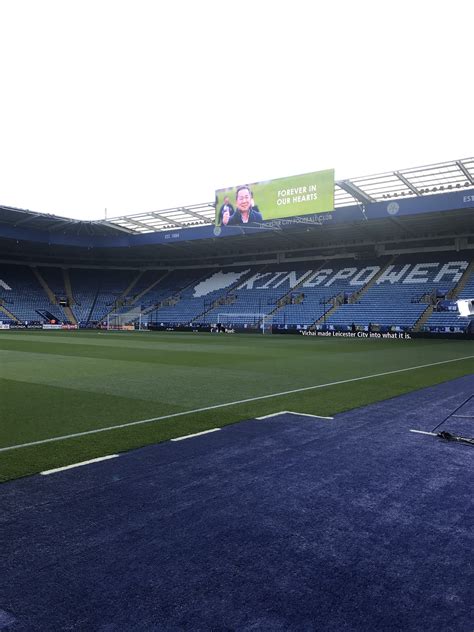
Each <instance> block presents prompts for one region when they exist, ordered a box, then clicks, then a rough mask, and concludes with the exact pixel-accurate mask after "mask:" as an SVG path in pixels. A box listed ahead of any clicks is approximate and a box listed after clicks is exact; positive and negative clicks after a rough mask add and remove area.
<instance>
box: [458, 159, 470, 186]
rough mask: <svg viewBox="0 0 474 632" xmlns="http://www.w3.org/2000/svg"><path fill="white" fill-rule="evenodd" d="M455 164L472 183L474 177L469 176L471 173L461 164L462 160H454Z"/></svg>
mask: <svg viewBox="0 0 474 632" xmlns="http://www.w3.org/2000/svg"><path fill="white" fill-rule="evenodd" d="M456 165H457V166H458V167H459V169H461V171H462V172H463V174H464V175H465V176H466V178H467V179H468V180H469V182H470V183H471V184H474V178H473V177H472V176H471V174H470V173H469V171H468V170H467V169H466V167H465V166H464V165H463V164H462V162H461V161H460V160H456Z"/></svg>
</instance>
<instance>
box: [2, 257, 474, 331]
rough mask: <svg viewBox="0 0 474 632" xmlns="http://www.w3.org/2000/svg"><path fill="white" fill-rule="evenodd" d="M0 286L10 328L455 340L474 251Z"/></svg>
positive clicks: (45, 278)
mask: <svg viewBox="0 0 474 632" xmlns="http://www.w3.org/2000/svg"><path fill="white" fill-rule="evenodd" d="M0 279H1V280H2V282H3V283H2V286H1V290H0V298H1V301H2V303H1V304H2V306H3V308H4V310H3V311H4V314H5V318H3V320H4V321H7V320H8V322H12V323H14V322H15V321H17V322H18V321H19V322H25V321H26V322H29V323H30V324H31V323H33V322H41V323H43V322H51V321H52V320H57V321H58V322H63V323H77V324H78V325H79V326H80V327H90V326H104V324H105V323H106V322H107V318H108V316H109V315H111V314H113V315H114V317H116V316H117V315H121V317H122V319H121V322H122V323H126V322H127V315H129V319H128V324H131V325H136V324H138V322H140V324H141V326H151V325H159V326H176V325H178V326H187V325H190V324H191V325H194V326H198V325H212V324H216V323H220V324H222V325H227V326H236V327H238V326H245V327H252V326H253V327H255V326H257V327H258V326H259V325H261V322H262V320H264V319H266V320H267V322H270V321H271V324H272V326H273V327H276V328H284V329H292V328H298V329H299V328H306V327H310V326H315V327H324V326H326V327H329V328H340V329H348V328H353V327H354V326H357V327H361V328H368V327H369V325H371V326H380V327H386V328H399V329H401V330H413V329H415V328H416V327H417V325H418V326H419V328H421V327H423V328H424V330H425V331H431V330H433V331H439V330H442V331H453V332H454V331H463V330H465V329H466V328H467V326H468V324H469V321H466V320H465V319H464V320H463V319H460V318H459V316H458V313H457V309H456V304H455V299H456V298H463V297H470V296H471V295H472V294H473V292H474V265H473V258H472V254H471V253H470V252H469V251H466V252H464V253H457V254H456V256H455V257H454V256H453V255H451V254H446V253H438V254H435V253H431V254H422V255H414V254H411V255H401V256H399V257H396V256H391V257H387V256H385V257H379V258H377V259H375V258H374V259H368V260H354V259H353V258H352V259H349V258H343V259H325V260H320V261H314V262H312V264H311V265H310V264H308V263H307V262H299V263H293V264H292V265H289V264H274V265H263V266H255V265H253V266H252V265H250V266H247V267H243V266H242V267H232V268H230V267H229V268H221V269H218V270H215V269H211V268H204V269H201V268H198V269H193V270H165V271H159V270H155V271H153V270H147V271H143V272H140V271H137V270H112V269H94V270H92V269H68V270H64V269H60V268H55V267H48V268H46V267H41V268H34V267H31V266H24V265H11V264H10V265H9V264H0ZM66 286H67V288H66ZM61 303H64V305H61ZM66 310H67V311H66ZM7 314H9V316H7ZM423 317H425V318H424V320H423Z"/></svg>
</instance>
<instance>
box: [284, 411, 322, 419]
mask: <svg viewBox="0 0 474 632" xmlns="http://www.w3.org/2000/svg"><path fill="white" fill-rule="evenodd" d="M286 412H287V413H288V414H290V415H299V416H300V417H314V418H315V419H334V417H323V416H322V415H310V414H309V413H295V412H293V411H292V410H287V411H286Z"/></svg>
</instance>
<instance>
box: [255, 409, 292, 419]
mask: <svg viewBox="0 0 474 632" xmlns="http://www.w3.org/2000/svg"><path fill="white" fill-rule="evenodd" d="M287 412H288V411H287V410H280V411H279V412H278V413H270V415H263V417H255V419H258V420H259V421H260V419H270V417H278V415H285V414H286V413H287Z"/></svg>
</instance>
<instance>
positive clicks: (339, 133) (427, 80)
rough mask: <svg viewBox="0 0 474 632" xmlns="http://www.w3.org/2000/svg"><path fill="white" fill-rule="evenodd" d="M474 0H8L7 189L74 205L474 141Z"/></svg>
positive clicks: (360, 167)
mask: <svg viewBox="0 0 474 632" xmlns="http://www.w3.org/2000/svg"><path fill="white" fill-rule="evenodd" d="M473 18H474V3H473V2H472V1H471V0H469V1H467V0H466V1H464V0H460V1H457V2H456V1H453V2H450V3H447V2H437V1H431V2H426V1H424V0H419V1H418V2H415V1H413V0H412V1H411V2H406V1H403V0H402V1H400V0H398V1H397V2H391V3H385V2H380V1H377V2H372V1H367V0H365V1H364V0H359V1H358V2H341V1H333V2H331V3H329V2H317V1H312V2H311V1H306V0H292V2H291V3H290V2H288V1H285V2H282V1H280V0H272V1H271V2H270V1H263V0H261V1H258V0H253V1H251V2H249V1H247V0H240V1H239V2H227V1H223V0H220V1H217V0H216V1H211V0H199V2H197V1H192V0H189V1H188V0H182V1H180V2H158V1H157V0H154V1H149V0H139V1H137V2H131V1H130V2H123V1H121V0H113V1H112V0H110V1H109V0H102V1H101V0H94V1H91V0H82V1H81V2H69V1H67V0H61V1H56V0H43V1H41V2H38V1H36V0H32V1H30V0H23V1H22V0H17V1H16V2H8V1H7V0H0V23H1V24H2V37H1V38H0V53H1V58H2V63H1V66H0V73H1V74H0V78H1V84H0V85H1V99H0V114H1V116H0V174H1V177H0V204H2V205H9V206H16V207H19V208H29V209H31V210H34V211H41V212H45V213H47V212H48V213H55V214H58V215H64V216H69V217H76V218H80V219H99V218H102V217H103V216H104V209H105V208H107V209H108V216H109V217H113V216H117V215H123V214H127V213H128V214H129V213H139V212H143V211H150V210H159V209H164V208H169V207H174V206H180V205H187V204H193V203H199V202H207V201H211V200H212V199H213V197H214V190H215V189H216V188H222V187H225V186H231V185H234V184H238V183H243V182H254V181H258V180H268V179H271V178H278V177H283V176H289V175H294V174H298V173H305V172H308V171H317V170H319V169H327V168H332V167H334V168H335V169H336V178H345V177H351V176H353V177H355V176H360V175H368V174H371V173H377V172H382V171H388V170H392V169H399V168H407V167H411V166H417V165H423V164H431V163H434V162H442V161H445V160H452V159H457V158H465V157H468V156H472V155H473V153H474V152H473V148H474V143H473V140H474V134H473V131H472V107H473V106H472V100H473V95H474V83H473V79H472V72H471V70H470V68H471V65H472V39H473V36H472V29H473V23H474V19H473Z"/></svg>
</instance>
